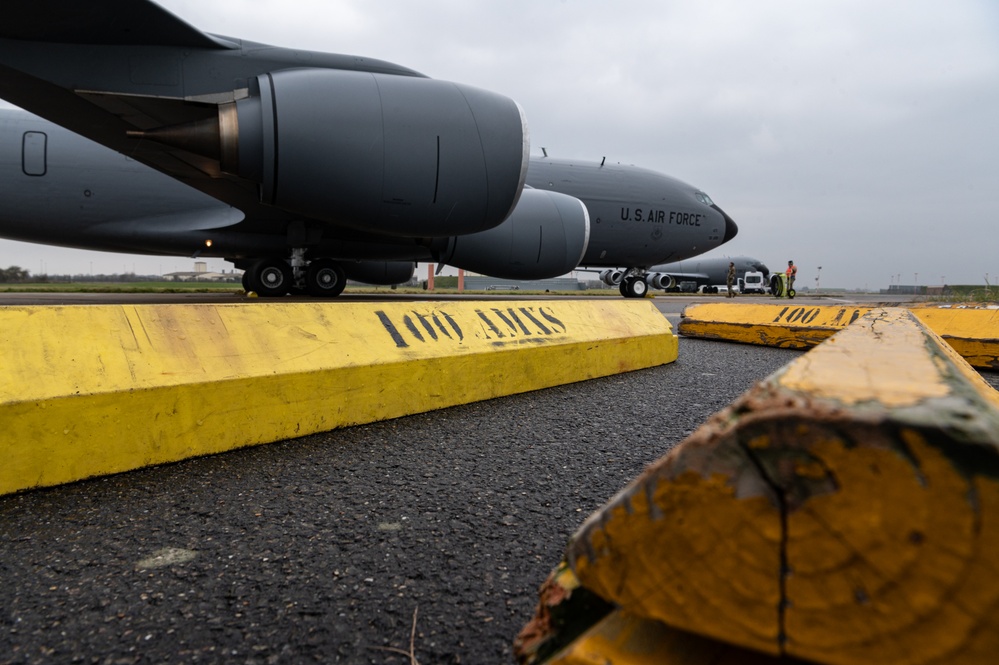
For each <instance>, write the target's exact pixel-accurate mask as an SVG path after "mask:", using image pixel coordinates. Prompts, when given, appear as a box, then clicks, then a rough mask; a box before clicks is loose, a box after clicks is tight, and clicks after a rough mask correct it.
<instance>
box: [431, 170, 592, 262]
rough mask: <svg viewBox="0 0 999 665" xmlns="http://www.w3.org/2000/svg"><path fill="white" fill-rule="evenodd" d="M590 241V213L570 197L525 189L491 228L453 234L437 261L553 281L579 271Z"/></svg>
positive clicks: (441, 250)
mask: <svg viewBox="0 0 999 665" xmlns="http://www.w3.org/2000/svg"><path fill="white" fill-rule="evenodd" d="M589 241H590V216H589V213H588V212H587V210H586V206H585V205H583V202H582V201H580V200H579V199H577V198H574V197H572V196H567V195H565V194H559V193H557V192H551V191H545V190H540V189H525V190H524V192H523V194H522V195H521V197H520V201H519V202H518V203H517V207H516V208H514V210H513V212H512V213H511V214H510V216H509V217H508V218H507V219H506V220H505V221H504V222H503V223H502V224H500V225H499V226H497V227H496V228H493V229H489V230H488V231H482V232H479V233H473V234H471V235H463V236H457V237H453V238H449V239H448V241H447V244H446V246H445V247H443V248H441V249H440V250H439V257H438V261H439V262H440V263H444V264H447V265H452V266H455V267H457V268H463V269H465V270H471V271H472V272H478V273H482V274H484V275H489V276H490V277H498V278H502V279H549V278H552V277H558V276H559V275H564V274H566V273H568V272H570V271H572V270H575V269H576V267H577V266H578V265H579V262H580V260H581V259H582V258H583V254H584V253H585V252H586V247H587V245H588V244H589Z"/></svg>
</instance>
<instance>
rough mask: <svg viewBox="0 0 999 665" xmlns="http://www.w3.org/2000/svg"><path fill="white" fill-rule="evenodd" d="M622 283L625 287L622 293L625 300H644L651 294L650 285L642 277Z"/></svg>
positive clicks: (632, 278) (631, 278) (630, 278)
mask: <svg viewBox="0 0 999 665" xmlns="http://www.w3.org/2000/svg"><path fill="white" fill-rule="evenodd" d="M621 283H622V284H623V285H624V288H623V289H622V293H624V297H625V298H644V297H645V294H646V293H648V292H649V285H648V284H646V283H645V280H644V279H642V278H640V277H629V278H628V279H626V280H625V281H623V282H621Z"/></svg>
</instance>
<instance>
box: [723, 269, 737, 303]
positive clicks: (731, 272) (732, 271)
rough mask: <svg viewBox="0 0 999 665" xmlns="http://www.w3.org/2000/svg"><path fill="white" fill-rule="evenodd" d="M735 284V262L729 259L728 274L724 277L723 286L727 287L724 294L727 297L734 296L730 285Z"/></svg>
mask: <svg viewBox="0 0 999 665" xmlns="http://www.w3.org/2000/svg"><path fill="white" fill-rule="evenodd" d="M733 284H735V264H734V263H732V262H731V261H729V262H728V276H727V277H726V278H725V286H727V287H728V292H727V293H726V294H725V297H727V298H734V297H735V291H734V290H732V285H733Z"/></svg>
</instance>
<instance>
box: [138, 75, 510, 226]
mask: <svg viewBox="0 0 999 665" xmlns="http://www.w3.org/2000/svg"><path fill="white" fill-rule="evenodd" d="M256 81H257V84H258V86H257V87H259V94H254V95H251V96H249V97H245V98H243V99H240V100H237V101H236V102H228V103H224V104H221V105H220V106H219V107H218V114H217V118H216V117H212V118H210V119H206V120H199V121H194V122H191V123H187V124H183V125H175V126H170V127H161V128H156V129H151V130H147V131H141V132H131V133H130V135H132V136H137V137H141V138H147V139H150V140H153V141H158V142H160V143H165V144H168V145H174V146H178V147H181V148H183V149H185V150H188V151H191V152H195V153H197V154H200V155H203V156H206V157H210V158H212V159H215V160H217V161H218V162H219V165H220V168H221V170H222V171H223V172H225V173H228V174H232V175H236V176H239V177H241V178H245V179H247V180H250V181H252V182H255V183H257V184H258V185H259V186H260V197H261V201H262V202H264V203H266V204H269V205H274V206H278V207H280V208H283V209H285V210H288V211H291V212H294V213H297V214H300V215H302V216H304V217H309V218H312V219H318V220H322V221H325V222H330V223H333V224H337V225H339V226H345V227H350V228H356V229H360V230H363V231H367V232H371V231H373V230H374V231H375V232H378V233H384V234H389V235H398V236H405V237H410V238H412V237H431V238H446V237H448V236H452V235H460V234H464V233H475V232H478V231H484V230H486V229H489V228H492V227H494V226H496V225H498V224H499V223H500V222H502V221H503V220H504V219H506V217H507V216H508V215H509V214H510V212H511V211H512V210H513V208H514V206H516V204H517V201H518V199H519V197H520V193H521V191H522V190H523V186H524V180H525V178H526V177H527V165H528V160H529V154H528V153H529V149H530V147H529V144H528V138H527V136H528V133H527V125H526V122H525V120H524V116H523V113H522V112H521V109H520V107H519V106H518V105H517V104H516V103H515V102H514V101H513V100H511V99H508V98H506V97H503V96H500V95H497V94H495V93H492V92H488V91H485V90H479V89H478V88H472V87H469V86H465V85H459V84H457V83H450V82H447V81H438V80H435V79H429V78H422V77H416V76H394V75H389V74H374V73H370V72H357V71H345V70H337V69H292V70H282V71H277V72H271V73H269V74H263V75H261V76H258V77H257V79H256Z"/></svg>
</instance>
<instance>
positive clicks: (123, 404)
mask: <svg viewBox="0 0 999 665" xmlns="http://www.w3.org/2000/svg"><path fill="white" fill-rule="evenodd" d="M676 357H677V341H676V336H675V335H673V334H672V331H671V329H670V327H669V323H668V322H667V321H666V320H665V318H664V317H663V316H662V315H661V314H660V313H659V312H658V310H656V308H655V306H654V305H653V304H652V303H651V302H648V301H637V302H622V301H599V300H593V301H545V302H525V301H517V302H490V303H488V304H483V303H474V302H460V303H457V302H449V303H439V302H436V303H429V302H421V303H377V304H375V303H266V304H257V303H254V304H237V305H147V306H142V305H129V306H124V305H121V306H75V307H4V308H0V422H3V423H4V428H3V430H2V432H0V449H2V450H3V451H4V463H3V464H0V494H3V493H9V492H13V491H17V490H21V489H26V488H31V487H42V486H48V485H55V484H59V483H64V482H69V481H73V480H79V479H81V478H87V477H91V476H95V475H102V474H108V473H115V472H119V471H126V470H129V469H135V468H139V467H142V466H147V465H151V464H159V463H163V462H171V461H176V460H180V459H184V458H188V457H192V456H197V455H204V454H209V453H216V452H221V451H225V450H230V449H233V448H237V447H241V446H247V445H253V444H258V443H266V442H270V441H276V440H280V439H285V438H289V437H295V436H302V435H305V434H309V433H313V432H319V431H326V430H330V429H334V428H337V427H343V426H347V425H355V424H359V423H365V422H372V421H375V420H383V419H387V418H394V417H398V416H402V415H407V414H411V413H419V412H423V411H428V410H432V409H438V408H443V407H446V406H451V405H455V404H464V403H468V402H473V401H478V400H484V399H490V398H493V397H497V396H500V395H509V394H514V393H519V392H525V391H529V390H535V389H539V388H545V387H549V386H554V385H560V384H564V383H569V382H573V381H582V380H585V379H590V378H594V377H598V376H606V375H610V374H615V373H619V372H624V371H630V370H634V369H639V368H643V367H650V366H654V365H659V364H664V363H668V362H672V361H673V360H675V359H676Z"/></svg>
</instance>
